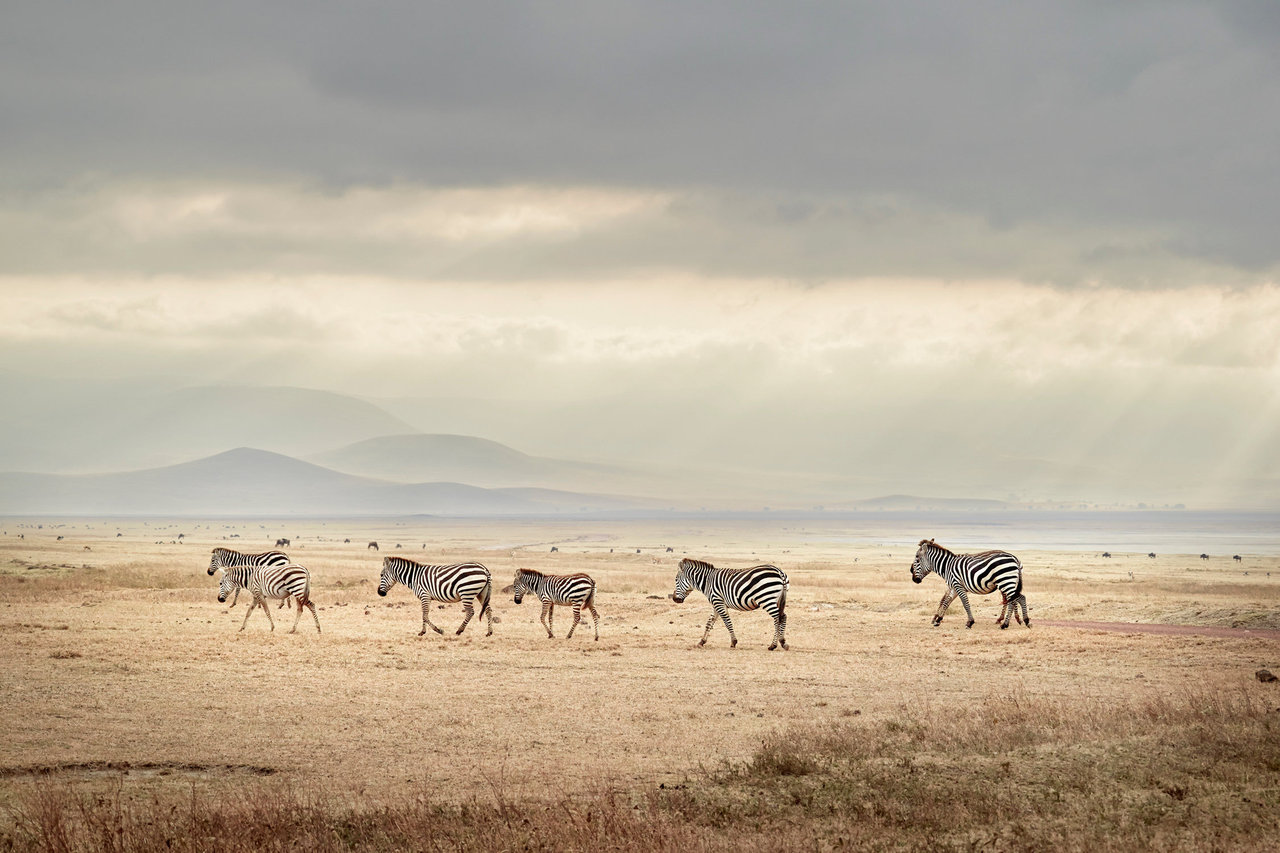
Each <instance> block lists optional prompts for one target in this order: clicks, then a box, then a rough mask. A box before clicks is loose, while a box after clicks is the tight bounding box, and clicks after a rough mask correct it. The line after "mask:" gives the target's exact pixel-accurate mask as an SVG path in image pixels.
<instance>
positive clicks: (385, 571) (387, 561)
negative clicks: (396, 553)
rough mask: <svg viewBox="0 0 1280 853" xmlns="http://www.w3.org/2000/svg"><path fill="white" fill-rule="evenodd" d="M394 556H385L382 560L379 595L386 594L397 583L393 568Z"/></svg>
mask: <svg viewBox="0 0 1280 853" xmlns="http://www.w3.org/2000/svg"><path fill="white" fill-rule="evenodd" d="M394 559H395V558H394V557H385V558H383V560H382V577H381V578H379V579H378V595H381V596H386V594H387V591H388V590H390V589H391V587H393V586H395V585H396V573H395V571H394V570H393V569H392V568H391V561H392V560H394Z"/></svg>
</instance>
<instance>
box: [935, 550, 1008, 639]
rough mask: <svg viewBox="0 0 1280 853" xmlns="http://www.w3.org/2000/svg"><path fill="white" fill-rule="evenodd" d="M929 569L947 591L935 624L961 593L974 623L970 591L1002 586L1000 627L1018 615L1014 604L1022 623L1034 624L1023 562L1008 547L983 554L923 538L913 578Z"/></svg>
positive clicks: (971, 625)
mask: <svg viewBox="0 0 1280 853" xmlns="http://www.w3.org/2000/svg"><path fill="white" fill-rule="evenodd" d="M929 572H935V573H936V574H937V575H938V577H940V578H942V579H943V580H944V581H945V582H946V584H947V592H946V594H945V595H943V596H942V601H941V602H940V603H939V604H938V610H937V612H936V613H934V615H933V624H934V626H935V627H936V626H938V625H940V624H941V623H942V617H943V616H944V615H945V614H946V612H947V608H948V607H950V606H951V602H952V601H953V600H954V599H955V597H956V596H957V595H958V596H960V603H961V604H963V605H964V612H965V614H966V615H968V617H969V621H968V623H967V624H966V625H965V627H966V628H972V627H973V611H972V610H971V609H970V608H969V593H971V592H977V593H981V594H983V595H986V594H987V593H991V592H995V591H996V590H997V589H998V590H1000V594H1001V596H1002V597H1003V598H1004V599H1005V603H1004V607H1002V608H1001V612H1000V619H999V620H998V621H999V622H1000V627H1001V628H1002V629H1003V628H1008V627H1009V617H1010V616H1011V615H1016V613H1015V612H1014V611H1015V608H1017V607H1018V605H1021V606H1022V624H1024V625H1026V626H1027V627H1028V628H1030V627H1031V619H1030V618H1028V616H1027V597H1026V596H1025V595H1024V594H1023V592H1022V563H1021V562H1020V561H1019V560H1018V558H1017V557H1015V556H1013V555H1012V554H1009V553H1007V552H1005V551H983V552H982V553H980V554H957V553H955V552H954V551H951V550H949V549H947V548H944V547H943V546H941V545H939V544H938V543H937V542H935V541H934V540H932V539H921V540H920V547H919V548H917V549H916V557H915V559H914V560H912V562H911V580H913V581H915V582H916V583H920V582H921V581H923V580H924V578H925V575H927V574H929Z"/></svg>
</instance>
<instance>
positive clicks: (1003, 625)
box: [1000, 622, 1009, 631]
mask: <svg viewBox="0 0 1280 853" xmlns="http://www.w3.org/2000/svg"><path fill="white" fill-rule="evenodd" d="M1008 627H1009V623H1008V622H1002V623H1000V630H1001V631H1003V630H1004V629H1005V628H1008Z"/></svg>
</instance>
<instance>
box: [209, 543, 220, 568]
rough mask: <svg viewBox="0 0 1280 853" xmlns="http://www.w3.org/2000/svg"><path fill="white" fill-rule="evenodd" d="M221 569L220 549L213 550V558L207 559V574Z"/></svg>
mask: <svg viewBox="0 0 1280 853" xmlns="http://www.w3.org/2000/svg"><path fill="white" fill-rule="evenodd" d="M220 568H222V549H221V548H214V549H213V556H212V557H210V558H209V574H213V573H214V572H216V571H217V570H218V569H220Z"/></svg>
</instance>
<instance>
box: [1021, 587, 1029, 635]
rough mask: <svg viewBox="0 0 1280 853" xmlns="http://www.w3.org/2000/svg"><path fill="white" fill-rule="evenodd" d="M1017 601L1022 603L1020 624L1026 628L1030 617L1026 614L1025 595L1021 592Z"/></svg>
mask: <svg viewBox="0 0 1280 853" xmlns="http://www.w3.org/2000/svg"><path fill="white" fill-rule="evenodd" d="M1018 603H1019V604H1021V605H1022V624H1023V625H1026V626H1027V627H1028V628H1030V627H1031V617H1030V616H1028V615H1027V597H1026V596H1025V595H1023V594H1021V593H1019V595H1018Z"/></svg>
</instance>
